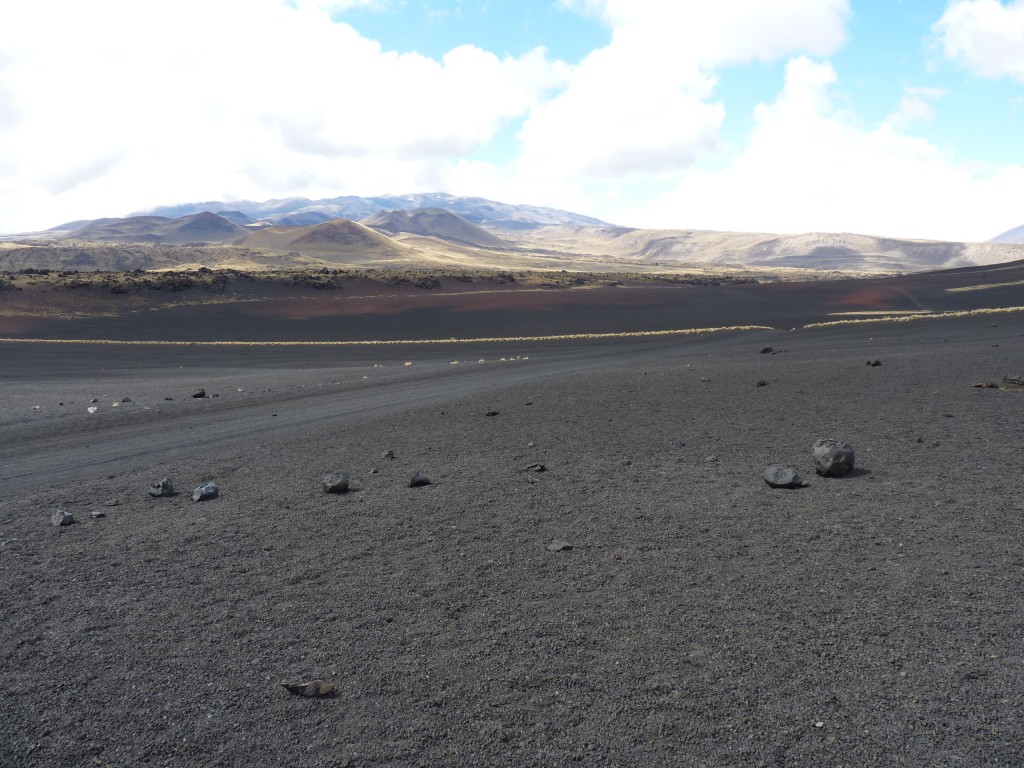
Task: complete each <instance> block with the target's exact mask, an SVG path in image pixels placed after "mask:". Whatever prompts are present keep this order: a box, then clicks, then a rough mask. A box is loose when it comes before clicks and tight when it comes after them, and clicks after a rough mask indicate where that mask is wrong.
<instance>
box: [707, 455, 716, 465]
mask: <svg viewBox="0 0 1024 768" xmlns="http://www.w3.org/2000/svg"><path fill="white" fill-rule="evenodd" d="M716 461H718V457H717V456H705V457H704V463H705V464H714V463H715V462H716Z"/></svg>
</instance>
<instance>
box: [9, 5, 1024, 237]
mask: <svg viewBox="0 0 1024 768" xmlns="http://www.w3.org/2000/svg"><path fill="white" fill-rule="evenodd" d="M411 192H449V193H451V194H455V195H473V196H480V197H487V198H491V199H495V200H500V201H502V202H507V203H522V204H530V205H547V206H552V207H556V208H563V209H567V210H571V211H575V212H577V213H582V214H586V215H590V216H596V217H598V218H601V219H604V220H605V221H609V222H612V223H615V224H619V225H623V226H633V227H655V228H676V229H719V230H733V231H753V232H778V233H800V232H812V231H830V232H857V233H862V234H871V235H881V236H891V237H911V238H921V239H939V240H966V241H980V240H987V239H989V238H992V237H994V236H996V235H998V234H1000V233H1001V232H1004V231H1006V230H1009V229H1011V228H1014V227H1017V226H1019V225H1022V224H1024V0H949V1H948V2H947V1H945V0H700V1H699V2H698V1H696V0H479V2H469V1H468V0H175V2H173V3H172V2H167V1H166V0H159V1H158V0H90V1H89V2H82V0H5V2H3V3H2V4H0V233H12V232H26V231H31V230H38V229H44V228H49V227H53V226H56V225H58V224H61V223H64V222H67V221H71V220H76V219H87V218H98V217H105V216H124V215H127V214H129V213H132V212H137V211H142V210H146V209H149V208H152V207H155V206H159V205H171V204H177V203H185V202H198V201H205V200H224V201H232V200H242V199H249V200H266V199H271V198H284V197H293V196H303V197H310V198H323V197H337V196H340V195H368V196H369V195H380V194H402V193H411Z"/></svg>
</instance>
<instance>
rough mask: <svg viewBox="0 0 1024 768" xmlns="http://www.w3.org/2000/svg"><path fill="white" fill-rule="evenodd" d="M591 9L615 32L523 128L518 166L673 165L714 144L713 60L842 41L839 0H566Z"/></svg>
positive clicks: (718, 109) (668, 168) (625, 172)
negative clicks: (680, 0) (701, 0)
mask: <svg viewBox="0 0 1024 768" xmlns="http://www.w3.org/2000/svg"><path fill="white" fill-rule="evenodd" d="M562 5H563V6H564V7H569V8H573V9H575V10H578V11H581V12H586V13H591V14H597V15H599V16H600V17H601V18H603V19H604V20H605V21H606V22H607V23H608V24H609V25H610V26H611V27H612V30H613V31H612V40H611V42H610V43H609V44H608V45H607V46H606V47H604V48H601V49H599V50H597V51H594V52H592V53H591V54H590V55H588V56H587V57H586V58H585V59H584V60H583V61H582V62H581V63H580V65H579V66H578V67H577V68H576V69H575V70H574V71H573V74H572V80H571V82H570V84H569V86H568V88H566V90H565V91H563V92H562V93H560V94H558V95H557V96H556V97H554V98H553V99H551V100H550V101H547V102H544V103H542V104H540V105H538V106H537V107H536V108H535V109H534V110H533V111H532V112H531V113H530V116H529V118H528V119H527V121H526V124H525V125H524V127H523V130H522V132H521V134H520V139H521V140H522V143H523V153H522V158H521V172H522V173H525V174H530V175H533V176H539V177H541V178H544V179H549V180H554V179H556V178H565V177H579V178H584V179H594V180H602V179H616V178H630V177H635V176H638V175H650V174H654V175H664V174H672V173H677V172H679V171H680V170H682V169H685V168H688V167H690V166H691V165H692V164H693V163H694V162H695V161H696V160H698V159H699V158H701V157H703V156H707V155H709V154H714V153H715V152H717V151H718V149H719V139H718V136H719V131H720V128H721V125H722V121H723V119H724V116H725V110H724V107H723V105H722V104H720V103H718V102H716V101H714V100H713V91H714V86H715V82H716V78H715V70H716V69H718V68H720V67H723V66H727V65H733V64H739V63H743V62H748V61H753V60H765V61H770V60H774V59H777V58H779V57H782V56H784V55H786V54H789V53H793V52H800V51H806V52H809V53H813V54H821V55H824V54H828V53H831V52H833V51H835V50H836V49H838V48H839V47H840V46H841V45H842V44H843V42H844V40H845V36H844V23H845V21H846V18H847V16H848V15H849V8H848V4H847V2H846V0H777V1H776V2H772V3H764V2H763V1H762V0H730V1H728V2H716V3H695V2H687V3H665V2H661V0H563V3H562Z"/></svg>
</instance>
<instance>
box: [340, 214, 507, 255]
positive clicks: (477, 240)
mask: <svg viewBox="0 0 1024 768" xmlns="http://www.w3.org/2000/svg"><path fill="white" fill-rule="evenodd" d="M360 223H361V224H365V225H366V226H368V227H372V228H373V229H376V230H378V231H381V232H386V233H388V234H392V235H393V234H397V233H399V232H407V233H409V234H412V235H425V236H427V237H437V238H440V239H441V240H447V241H449V242H455V243H462V244H464V245H475V246H479V247H481V248H511V247H512V244H511V243H509V242H507V241H506V240H502V239H501V238H500V237H497V236H495V235H492V234H491V233H490V232H488V231H487V230H486V229H483V228H481V227H478V226H477V225H476V224H473V223H472V222H470V221H466V219H464V218H462V217H461V216H457V215H455V214H454V213H452V212H451V211H446V210H444V209H442V208H420V209H418V210H414V211H381V212H380V213H375V214H374V215H373V216H369V217H367V218H365V219H363V220H362V221H361V222H360Z"/></svg>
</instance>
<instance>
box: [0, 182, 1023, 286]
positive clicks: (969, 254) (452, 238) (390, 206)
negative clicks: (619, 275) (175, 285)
mask: <svg viewBox="0 0 1024 768" xmlns="http://www.w3.org/2000/svg"><path fill="white" fill-rule="evenodd" d="M356 217H359V220H356ZM88 243H97V244H114V246H113V247H114V250H113V251H111V246H109V245H108V246H106V247H105V249H99V248H95V247H94V248H93V249H92V250H89V249H85V250H83V249H82V248H80V247H79V248H78V250H77V251H75V252H74V253H73V254H71V255H69V256H67V258H65V257H64V256H62V255H61V254H62V251H61V248H62V247H65V248H66V246H68V245H75V246H79V245H81V244H88ZM29 244H32V245H35V244H38V246H43V245H44V244H45V245H47V246H49V249H48V250H46V249H44V248H41V247H37V248H35V250H28V248H29V247H30V246H29ZM129 244H138V245H139V246H146V245H149V246H155V245H159V246H188V248H180V249H179V250H177V251H175V250H174V249H173V247H172V248H170V249H169V248H167V247H163V248H161V249H157V250H154V249H149V250H145V249H143V250H142V251H139V253H138V256H137V259H136V260H137V261H138V264H137V266H138V267H139V268H146V269H154V268H175V267H185V266H189V267H195V266H230V265H239V266H243V267H247V268H248V267H257V268H258V267H260V266H270V265H273V266H275V267H287V266H302V267H309V266H331V267H356V268H358V267H425V266H430V267H437V266H444V267H462V268H473V269H517V270H523V269H534V270H560V269H566V270H570V271H594V272H598V271H604V272H609V271H623V272H628V271H643V272H655V271H667V272H680V271H693V272H704V273H715V272H726V271H744V270H747V271H770V272H772V273H775V274H784V273H795V272H797V271H806V270H810V271H815V272H839V273H845V274H880V273H891V272H917V271H922V270H934V269H949V268H957V267H971V266H981V265H988V264H995V263H1001V262H1006V261H1012V260H1016V259H1024V227H1019V228H1017V229H1015V230H1010V231H1009V232H1006V233H1004V234H1003V235H1000V236H999V237H997V238H994V239H993V240H992V241H989V242H988V243H948V242H934V241H923V240H906V239H895V238H879V237H871V236H867V235H858V234H849V233H808V234H798V235H778V234H771V233H749V232H716V231H705V230H691V229H678V230H657V229H635V228H630V227H617V226H614V225H612V224H608V223H606V222H602V221H600V220H598V219H594V218H592V217H588V216H581V215H579V214H575V213H571V212H569V211H561V210H557V209H553V208H543V207H539V206H528V205H510V204H507V203H500V202H496V201H493V200H485V199H483V198H476V197H454V196H452V195H446V194H423V195H399V196H386V197H375V198H366V197H339V198H333V199H330V200H315V201H314V200H309V199H306V198H289V199H287V200H268V201H265V202H259V203H257V202H251V201H242V202H235V203H231V204H227V203H223V202H217V201H214V202H207V203H189V204H185V205H178V206H167V207H162V208H157V209H155V210H153V211H148V212H145V213H140V214H136V215H133V216H129V217H125V218H104V219H96V220H91V221H73V222H68V223H66V224H63V225H61V226H59V227H55V228H53V229H51V230H48V231H47V232H43V233H36V234H35V235H34V236H33V239H32V240H28V241H26V240H22V245H23V246H26V247H23V248H22V249H21V250H19V251H17V252H15V251H12V250H11V248H10V245H8V246H7V247H6V248H4V247H3V244H2V243H0V268H3V269H12V268H13V269H16V268H24V267H27V266H39V267H42V266H47V267H50V268H62V267H69V266H70V263H69V262H68V260H67V259H72V260H73V263H74V266H75V268H78V269H89V268H94V269H107V268H111V267H113V268H116V269H122V268H124V265H125V264H130V263H132V259H131V258H130V257H128V256H127V255H126V251H125V249H124V248H123V247H121V248H120V250H117V248H118V247H119V246H124V245H129ZM58 246H59V247H58ZM197 246H202V248H197ZM62 259H64V261H62ZM43 261H45V262H46V263H43ZM115 265H116V266H115Z"/></svg>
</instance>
